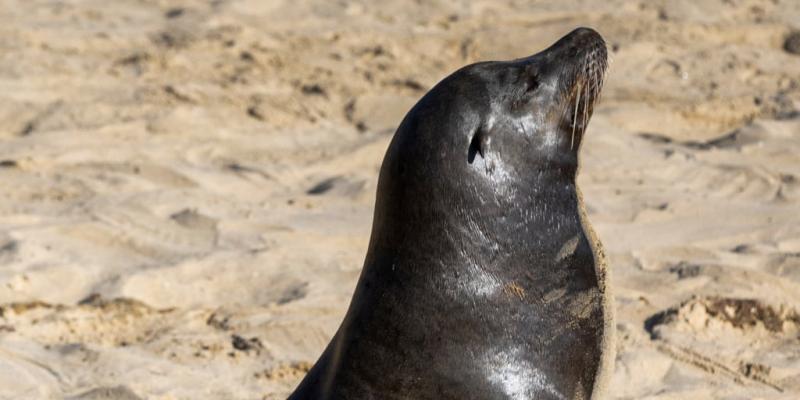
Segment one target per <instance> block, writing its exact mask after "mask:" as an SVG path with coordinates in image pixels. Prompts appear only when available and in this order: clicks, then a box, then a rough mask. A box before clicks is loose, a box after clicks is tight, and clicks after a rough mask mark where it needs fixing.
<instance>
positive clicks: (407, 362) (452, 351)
mask: <svg viewBox="0 0 800 400" xmlns="http://www.w3.org/2000/svg"><path fill="white" fill-rule="evenodd" d="M605 69H606V48H605V43H604V42H603V40H602V38H601V37H600V35H598V34H597V33H596V32H595V31H593V30H590V29H586V28H582V29H577V30H575V31H573V32H572V33H570V34H568V35H567V36H565V37H564V38H562V39H560V40H559V41H558V42H557V43H556V44H554V45H553V46H551V47H550V48H548V49H547V50H545V51H543V52H541V53H538V54H536V55H534V56H531V57H527V58H523V59H518V60H513V61H508V62H485V63H478V64H473V65H470V66H467V67H464V68H462V69H460V70H458V71H456V72H455V73H453V74H452V75H450V76H449V77H447V78H445V79H444V80H443V81H442V82H440V83H439V84H438V85H436V87H434V88H433V89H431V91H430V92H428V93H427V94H426V95H425V96H424V97H423V98H422V99H421V100H420V101H419V102H418V103H417V104H416V105H415V106H414V107H413V108H412V109H411V111H410V112H409V113H408V115H407V116H406V117H405V119H404V120H403V122H402V124H401V125H400V127H399V128H398V130H397V133H396V134H395V136H394V139H393V141H392V144H391V145H390V147H389V150H388V152H387V153H386V157H385V159H384V162H383V166H382V168H381V173H380V180H379V184H378V195H377V200H376V207H375V216H374V222H373V230H372V237H371V240H370V244H369V251H368V253H367V256H366V260H365V262H364V268H363V271H362V274H361V278H360V280H359V283H358V286H357V288H356V291H355V294H354V295H353V299H352V303H351V305H350V308H349V310H348V313H347V316H346V317H345V320H344V321H343V322H342V325H341V327H340V328H339V331H338V332H337V333H336V336H335V337H334V338H333V340H332V341H331V343H330V344H329V345H328V347H327V349H326V350H325V352H324V353H323V354H322V356H321V357H320V359H319V360H318V361H317V363H316V365H315V366H314V367H313V369H312V370H311V371H310V372H309V373H308V375H307V376H306V378H305V379H304V380H303V381H302V382H301V384H300V385H299V387H298V388H297V390H296V391H295V393H294V394H293V395H292V396H291V397H290V399H292V400H305V399H588V398H591V397H592V392H593V390H594V388H595V386H596V385H595V384H596V382H595V381H596V378H597V376H598V374H599V373H600V369H601V359H602V353H603V342H604V338H605V337H606V336H605V335H606V332H605V329H606V326H607V321H608V318H609V317H608V315H607V312H608V310H607V309H606V308H605V303H604V285H603V282H602V281H601V280H602V278H603V277H602V276H601V274H600V273H599V272H598V271H599V269H598V263H599V260H598V255H597V254H596V251H594V248H593V246H592V243H591V242H590V241H591V234H590V233H587V229H586V227H585V226H584V223H583V221H582V217H581V203H580V198H579V194H578V191H577V188H576V186H575V176H576V173H577V169H578V149H579V147H580V143H581V141H582V138H583V133H584V130H585V128H586V124H587V123H588V121H589V118H590V117H591V114H592V111H593V106H594V104H595V102H596V100H597V97H598V95H599V93H600V88H601V86H602V79H603V75H604V72H605Z"/></svg>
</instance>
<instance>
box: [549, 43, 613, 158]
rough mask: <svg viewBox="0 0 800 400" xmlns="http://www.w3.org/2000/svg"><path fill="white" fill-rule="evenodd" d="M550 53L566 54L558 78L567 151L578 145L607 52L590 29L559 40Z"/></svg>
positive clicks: (602, 76) (595, 97) (599, 86)
mask: <svg viewBox="0 0 800 400" xmlns="http://www.w3.org/2000/svg"><path fill="white" fill-rule="evenodd" d="M552 50H553V51H559V52H566V54H565V56H566V57H568V58H570V59H571V62H570V63H569V64H568V65H570V66H571V68H565V69H564V70H563V72H562V73H563V75H562V78H563V79H562V80H561V82H562V84H563V86H562V90H561V93H563V99H562V101H561V102H560V103H561V105H562V107H563V112H562V121H564V122H565V123H566V124H567V127H568V129H569V131H570V150H571V149H573V148H574V147H575V145H576V144H579V142H580V139H581V138H582V136H583V133H584V132H585V131H586V127H587V125H588V124H589V120H590V119H591V117H592V113H593V112H594V106H595V104H597V101H598V100H599V98H600V92H601V91H602V88H603V81H604V79H605V73H606V69H607V67H608V50H607V49H606V42H605V40H603V37H602V36H600V34H599V33H597V32H596V31H595V30H593V29H589V28H578V29H576V30H574V31H572V32H571V33H570V34H568V35H567V36H565V37H563V38H562V39H561V40H559V41H558V42H557V43H556V44H555V45H553V48H552Z"/></svg>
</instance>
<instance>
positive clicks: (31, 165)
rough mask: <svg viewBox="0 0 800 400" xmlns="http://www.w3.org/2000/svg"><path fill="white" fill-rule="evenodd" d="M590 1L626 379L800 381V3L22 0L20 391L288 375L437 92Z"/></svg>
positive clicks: (204, 391)
mask: <svg viewBox="0 0 800 400" xmlns="http://www.w3.org/2000/svg"><path fill="white" fill-rule="evenodd" d="M577 26H591V27H593V28H595V29H597V30H598V31H599V32H600V33H602V34H603V35H604V37H605V38H606V40H607V42H608V45H609V50H610V55H611V58H612V62H611V64H610V69H609V75H608V77H607V81H606V85H605V89H604V94H603V98H602V100H601V101H600V103H599V105H598V108H597V109H596V111H595V113H594V117H593V119H592V122H591V124H590V125H589V130H588V132H587V136H586V139H585V142H584V143H583V148H582V168H581V174H580V177H579V184H580V186H581V190H582V192H583V195H584V198H585V201H586V205H587V209H588V214H589V218H590V220H591V221H592V223H593V225H594V227H595V230H596V231H597V233H598V235H599V237H600V238H601V240H602V241H603V243H604V246H605V249H606V253H607V255H608V257H609V264H610V268H611V273H612V286H613V290H614V293H615V296H616V309H617V343H616V346H617V349H618V354H617V362H616V369H615V372H614V375H613V378H612V381H611V386H610V391H611V395H612V396H611V398H613V399H659V400H666V399H676V400H677V399H681V400H701V399H703V400H704V399H731V400H733V399H741V400H745V399H765V400H766V399H770V400H773V399H797V398H800V2H797V1H793V0H691V1H690V0H674V1H667V0H657V1H647V0H640V1H619V0H612V1H579V0H566V1H531V2H521V1H510V0H503V1H452V2H445V1H419V2H413V5H412V3H411V2H404V1H399V0H387V1H381V2H370V1H359V2H331V1H321V0H320V1H308V2H306V1H278V0H275V1H261V0H227V1H226V0H214V1H199V0H195V1H190V0H186V1H177V0H176V1H167V0H118V1H113V2H112V1H104V0H85V1H55V0H52V1H50V0H35V1H21V0H17V1H12V0H0V399H76V400H77V399H81V400H89V399H95V400H98V399H126V400H135V399H165V400H166V399H285V398H286V396H287V395H288V394H289V393H290V392H291V391H292V389H293V388H294V387H295V385H296V384H297V383H298V382H299V380H300V379H301V378H302V377H303V376H304V374H305V372H306V371H307V370H308V368H309V367H310V366H311V365H312V364H313V363H314V361H316V358H317V357H318V355H319V354H320V353H321V351H322V349H323V348H324V346H325V345H326V344H327V343H328V341H329V340H330V337H331V336H332V335H333V333H334V332H335V330H336V328H337V327H338V324H339V322H340V321H341V318H342V317H343V315H344V312H345V311H346V307H347V305H348V303H349V300H350V296H351V294H352V290H353V288H354V286H355V284H356V280H357V278H358V274H359V271H360V268H361V263H362V262H363V258H364V253H365V250H366V247H367V242H368V240H369V233H370V229H371V222H372V208H373V203H374V197H375V187H376V182H377V176H378V168H379V166H380V163H381V160H382V157H383V154H384V152H385V150H386V148H387V146H388V144H389V140H390V139H391V136H392V134H393V132H394V129H395V128H396V127H397V125H398V124H399V122H400V120H401V118H402V117H403V116H404V115H405V113H406V112H407V111H408V109H409V108H410V107H411V106H412V105H413V104H414V103H415V101H416V100H417V99H418V98H419V97H420V96H422V95H423V94H424V93H425V92H426V91H427V90H428V89H429V88H430V87H431V86H432V85H434V84H436V82H438V81H439V80H440V79H442V78H443V77H445V76H446V75H447V74H449V73H450V72H452V71H454V70H455V69H457V68H459V67H461V66H463V65H466V64H469V63H473V62H477V61H482V60H505V59H513V58H518V57H523V56H527V55H530V54H533V53H535V52H538V51H540V50H542V49H543V48H545V47H547V46H548V45H549V44H551V43H552V42H554V41H555V40H557V39H558V38H559V37H561V36H562V35H564V34H565V33H567V32H569V31H571V30H572V29H573V28H575V27H577Z"/></svg>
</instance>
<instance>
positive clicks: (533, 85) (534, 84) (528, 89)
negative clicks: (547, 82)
mask: <svg viewBox="0 0 800 400" xmlns="http://www.w3.org/2000/svg"><path fill="white" fill-rule="evenodd" d="M538 88H539V75H537V74H535V73H533V74H530V75H528V79H527V82H526V86H525V93H526V94H527V93H532V92H534V91H535V90H536V89H538Z"/></svg>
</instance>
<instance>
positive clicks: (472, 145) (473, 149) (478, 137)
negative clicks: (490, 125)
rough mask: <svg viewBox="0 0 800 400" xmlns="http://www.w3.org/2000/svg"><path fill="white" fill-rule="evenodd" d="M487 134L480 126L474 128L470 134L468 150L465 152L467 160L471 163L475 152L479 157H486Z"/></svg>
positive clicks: (487, 148) (487, 147)
mask: <svg viewBox="0 0 800 400" xmlns="http://www.w3.org/2000/svg"><path fill="white" fill-rule="evenodd" d="M489 139H490V138H489V134H488V132H486V130H484V129H483V128H482V127H481V128H478V129H476V130H475V133H474V134H473V135H472V140H471V141H470V142H469V151H468V152H467V162H469V163H470V164H472V162H473V161H475V154H476V153H477V154H480V155H481V158H484V159H485V158H486V153H487V152H488V150H489V141H490V140H489Z"/></svg>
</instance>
